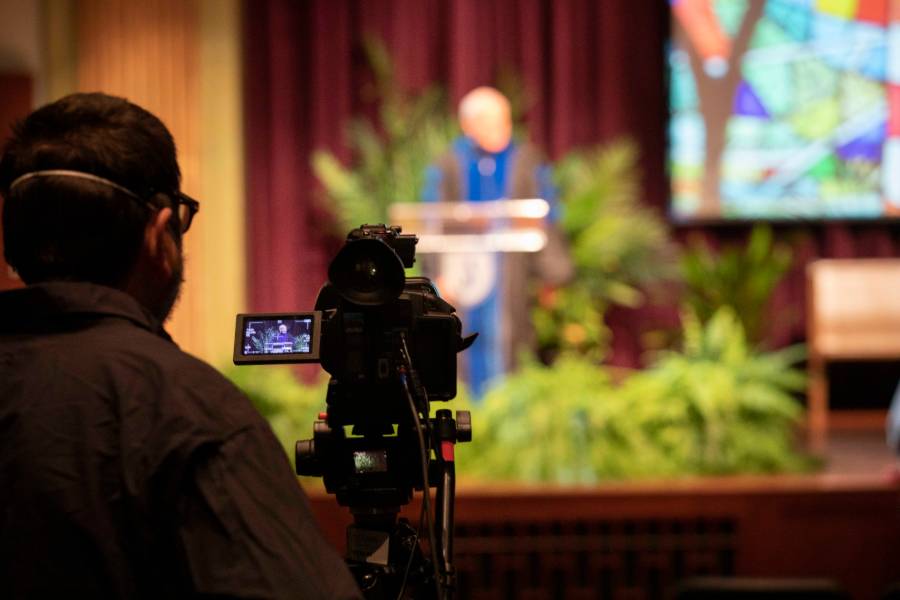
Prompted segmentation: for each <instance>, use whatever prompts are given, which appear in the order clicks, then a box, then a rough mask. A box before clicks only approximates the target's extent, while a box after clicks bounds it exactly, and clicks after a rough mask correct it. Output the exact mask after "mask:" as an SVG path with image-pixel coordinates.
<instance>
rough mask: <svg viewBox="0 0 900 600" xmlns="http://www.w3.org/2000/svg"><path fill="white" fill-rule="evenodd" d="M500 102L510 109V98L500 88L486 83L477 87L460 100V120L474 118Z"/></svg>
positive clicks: (507, 109)
mask: <svg viewBox="0 0 900 600" xmlns="http://www.w3.org/2000/svg"><path fill="white" fill-rule="evenodd" d="M498 103H499V104H500V105H501V106H503V108H505V109H506V111H507V112H509V111H510V106H509V100H507V98H506V96H504V95H503V94H502V93H500V91H499V90H497V89H495V88H492V87H489V86H486V85H483V86H481V87H477V88H475V89H474V90H472V91H470V92H468V93H467V94H466V95H465V96H463V97H462V100H460V101H459V120H460V121H468V120H469V119H473V118H475V117H477V116H478V115H480V114H481V113H483V112H485V111H486V110H489V109H490V108H491V107H492V105H496V104H498Z"/></svg>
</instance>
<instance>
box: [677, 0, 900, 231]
mask: <svg viewBox="0 0 900 600" xmlns="http://www.w3.org/2000/svg"><path fill="white" fill-rule="evenodd" d="M670 5H671V10H672V29H673V32H672V43H671V45H670V51H669V57H668V60H669V69H670V92H669V94H670V98H669V103H670V122H669V174H670V179H671V191H672V204H671V214H672V216H673V218H674V219H676V220H680V221H689V220H695V219H700V220H709V219H714V220H718V219H725V220H728V219H772V220H778V219H793V218H800V219H804V218H806V219H821V218H840V219H877V218H884V217H897V216H900V0H671V2H670Z"/></svg>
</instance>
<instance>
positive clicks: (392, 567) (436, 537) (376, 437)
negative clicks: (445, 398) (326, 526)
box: [296, 384, 472, 600]
mask: <svg viewBox="0 0 900 600" xmlns="http://www.w3.org/2000/svg"><path fill="white" fill-rule="evenodd" d="M404 385H405V384H404ZM425 414H427V410H426V412H425ZM426 423H427V425H426V426H425V427H423V426H422V424H421V421H420V420H419V419H418V416H417V417H416V419H415V421H414V422H413V423H411V424H407V426H402V425H401V426H398V431H397V435H396V436H395V437H390V436H386V435H384V432H383V431H382V432H380V433H376V432H373V431H369V432H368V433H367V434H363V435H362V436H361V437H351V438H347V437H346V436H345V433H344V428H343V427H335V428H332V427H330V426H329V425H328V423H327V421H325V420H322V421H316V422H315V424H314V425H313V439H311V440H301V441H299V442H297V448H296V464H297V473H298V474H299V475H312V476H322V477H323V479H324V481H325V489H326V490H327V491H328V492H329V493H333V494H335V495H336V497H337V501H338V504H340V505H342V506H347V507H349V508H350V511H351V513H352V515H353V523H352V524H351V525H350V526H349V527H348V528H347V555H346V561H347V565H348V566H349V568H350V571H351V572H352V573H353V575H354V577H355V578H356V581H357V584H358V585H359V587H360V589H361V590H362V592H363V594H364V595H365V596H366V598H367V600H394V599H397V598H402V597H408V598H417V599H419V598H421V599H435V600H450V599H451V598H452V597H453V590H454V587H455V578H456V574H455V570H454V568H453V507H454V500H455V494H456V470H455V462H454V449H455V445H456V443H457V442H467V441H470V440H471V439H472V428H471V417H470V415H469V413H468V411H459V412H458V413H457V415H456V419H454V418H453V417H452V412H451V411H449V410H439V411H437V412H436V413H435V417H434V418H432V419H429V420H427V421H426ZM354 431H357V429H356V428H354ZM426 436H427V438H428V441H429V443H428V444H427V445H426V444H425V442H424V440H425V438H426ZM416 442H418V443H416ZM416 446H418V448H419V450H420V452H419V454H420V458H422V459H423V460H421V461H411V460H410V456H411V454H412V452H411V451H412V450H413V449H414V448H415V447H416ZM430 449H433V450H434V455H435V457H434V459H430V458H428V457H427V452H428V451H430ZM415 462H419V464H420V466H421V469H420V470H419V472H420V473H421V474H420V475H416V471H417V469H415ZM351 464H352V467H351V468H350V469H348V468H347V465H351ZM432 487H435V488H437V492H436V494H435V504H436V507H435V511H434V519H433V521H432V519H430V518H429V515H428V513H429V512H430V511H429V506H430V494H429V489H430V488H432ZM413 488H416V489H421V490H422V494H423V496H422V508H423V513H424V514H423V516H424V517H425V518H424V519H422V521H424V522H425V527H427V529H428V539H429V549H430V553H429V558H426V557H425V555H424V553H423V552H422V549H421V547H420V545H419V538H420V535H419V532H418V531H417V530H416V528H414V527H413V526H412V525H410V523H409V522H408V521H407V520H406V519H399V520H398V515H399V512H400V507H401V506H403V505H405V504H407V503H409V501H410V499H411V497H412V490H413ZM435 525H436V527H435ZM420 528H421V525H420ZM410 593H411V594H413V595H408V594H410Z"/></svg>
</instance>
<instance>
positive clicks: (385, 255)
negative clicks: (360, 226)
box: [328, 239, 406, 306]
mask: <svg viewBox="0 0 900 600" xmlns="http://www.w3.org/2000/svg"><path fill="white" fill-rule="evenodd" d="M328 280H329V281H330V282H331V283H332V284H333V285H334V287H335V289H336V290H337V292H338V293H339V294H340V295H341V296H342V297H344V298H345V299H347V300H349V301H350V302H354V303H356V304H361V305H366V306H377V305H379V304H384V303H385V302H390V301H392V300H394V299H395V298H396V297H397V296H399V295H400V292H402V291H403V285H404V283H405V281H406V276H405V274H404V273H403V262H402V261H401V260H400V257H399V256H397V253H396V252H394V250H393V249H392V248H391V247H390V246H388V245H387V244H386V243H384V242H382V241H381V240H378V239H362V240H351V241H349V242H347V244H346V245H345V246H344V247H343V248H342V249H341V251H340V252H338V255H337V256H335V257H334V260H333V261H331V265H329V267H328Z"/></svg>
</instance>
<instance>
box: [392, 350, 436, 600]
mask: <svg viewBox="0 0 900 600" xmlns="http://www.w3.org/2000/svg"><path fill="white" fill-rule="evenodd" d="M400 342H401V343H402V344H403V358H404V362H405V363H406V366H407V368H408V369H409V371H410V372H412V370H413V368H412V358H411V357H410V355H409V348H408V347H407V345H406V336H404V335H403V334H402V333H401V334H400ZM400 383H401V384H402V385H403V391H404V392H405V393H406V399H407V401H408V402H409V408H410V411H411V413H412V417H413V422H414V423H415V427H416V436H417V437H418V439H419V453H420V458H421V462H422V506H423V508H424V510H425V516H426V521H427V523H428V546H429V548H430V550H431V562H432V565H433V566H434V578H435V579H434V583H435V587H436V590H437V597H438V598H441V596H442V594H441V575H440V571H441V568H440V563H439V562H438V552H437V543H436V541H435V535H434V519H433V518H432V514H431V494H430V492H429V486H428V462H429V461H428V451H429V450H430V447H429V448H428V450H426V446H425V438H424V436H423V435H422V423H421V421H420V420H419V411H418V410H417V409H416V402H415V400H414V399H413V396H412V392H410V390H409V382H408V381H407V376H406V373H403V372H401V373H400ZM425 403H426V409H425V410H426V413H425V419H426V422H427V419H428V412H427V411H428V408H427V406H428V400H427V397H426V400H425ZM430 439H431V438H430V437H429V441H430Z"/></svg>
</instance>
